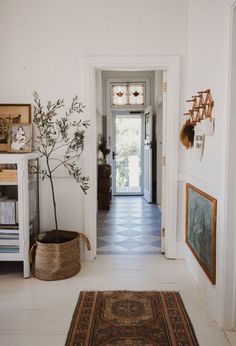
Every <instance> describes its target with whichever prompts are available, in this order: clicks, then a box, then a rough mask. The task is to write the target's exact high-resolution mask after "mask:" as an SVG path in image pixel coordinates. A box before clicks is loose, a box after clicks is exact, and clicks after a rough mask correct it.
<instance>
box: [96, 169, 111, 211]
mask: <svg viewBox="0 0 236 346" xmlns="http://www.w3.org/2000/svg"><path fill="white" fill-rule="evenodd" d="M111 199H112V171H111V166H110V165H99V166H98V210H109V209H110V202H111Z"/></svg>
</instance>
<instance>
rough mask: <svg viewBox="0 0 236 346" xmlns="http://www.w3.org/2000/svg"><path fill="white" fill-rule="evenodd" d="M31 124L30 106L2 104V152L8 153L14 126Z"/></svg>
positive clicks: (0, 127) (0, 136)
mask: <svg viewBox="0 0 236 346" xmlns="http://www.w3.org/2000/svg"><path fill="white" fill-rule="evenodd" d="M30 122H31V105H30V104H0V151H8V148H9V146H8V136H9V133H10V129H11V126H12V125H14V124H29V123H30Z"/></svg>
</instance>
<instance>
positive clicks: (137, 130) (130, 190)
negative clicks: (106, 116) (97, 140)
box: [112, 113, 143, 195]
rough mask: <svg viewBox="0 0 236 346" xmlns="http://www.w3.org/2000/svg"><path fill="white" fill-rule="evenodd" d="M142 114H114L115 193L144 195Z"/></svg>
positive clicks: (113, 162) (113, 160)
mask: <svg viewBox="0 0 236 346" xmlns="http://www.w3.org/2000/svg"><path fill="white" fill-rule="evenodd" d="M142 128H143V126H142V114H129V113H126V114H124V113H123V114H120V113H114V114H113V136H112V137H113V145H112V147H113V151H112V166H113V169H112V171H113V179H112V180H113V194H114V195H142V194H143V184H142V180H143V179H142V166H143V164H142V161H143V160H142V156H143V155H142V139H143V138H142V137H143V136H142Z"/></svg>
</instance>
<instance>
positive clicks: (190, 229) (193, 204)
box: [185, 184, 217, 284]
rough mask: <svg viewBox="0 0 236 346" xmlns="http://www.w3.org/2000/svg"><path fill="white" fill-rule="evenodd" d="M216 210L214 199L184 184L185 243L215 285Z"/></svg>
mask: <svg viewBox="0 0 236 346" xmlns="http://www.w3.org/2000/svg"><path fill="white" fill-rule="evenodd" d="M216 208H217V201H216V199H215V198H213V197H212V196H210V195H208V194H206V193H205V192H203V191H201V190H199V189H197V188H196V187H194V186H192V185H190V184H186V230H185V235H186V243H187V245H188V246H189V248H190V250H191V251H192V253H193V255H194V256H195V258H196V259H197V261H198V262H199V264H200V265H201V267H202V269H203V270H204V272H205V273H206V275H207V276H208V278H209V279H210V281H211V282H212V284H215V283H216Z"/></svg>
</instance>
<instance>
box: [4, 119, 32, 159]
mask: <svg viewBox="0 0 236 346" xmlns="http://www.w3.org/2000/svg"><path fill="white" fill-rule="evenodd" d="M8 152H14V153H30V152H32V124H13V125H12V126H11V131H10V135H9V136H8Z"/></svg>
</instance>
